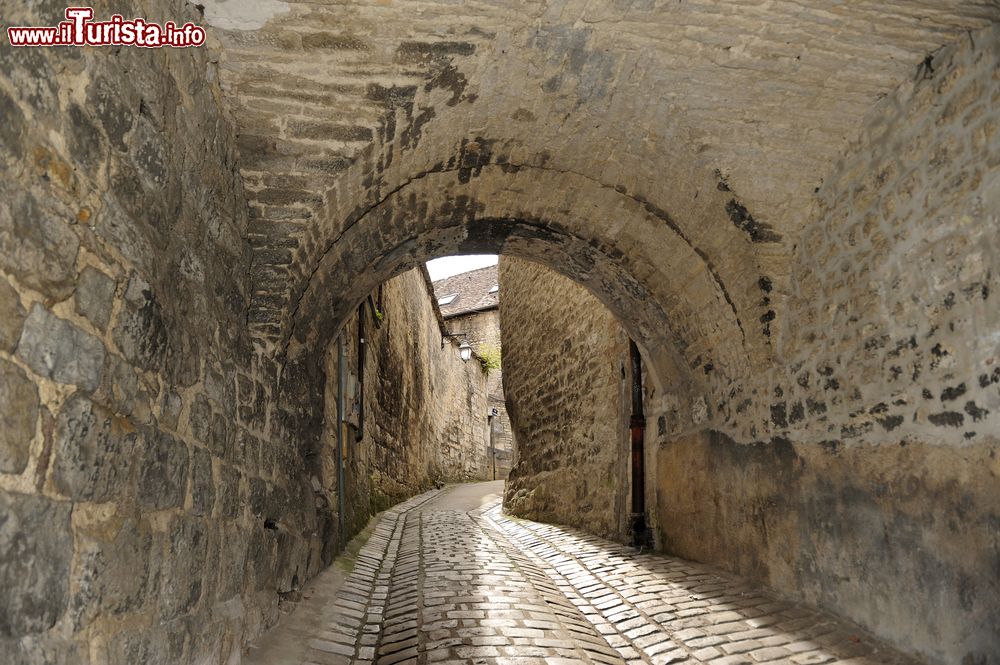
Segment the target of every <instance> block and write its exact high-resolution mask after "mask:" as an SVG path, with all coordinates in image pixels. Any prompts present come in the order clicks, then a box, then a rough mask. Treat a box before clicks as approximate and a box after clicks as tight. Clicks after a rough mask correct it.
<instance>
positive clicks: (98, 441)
mask: <svg viewBox="0 0 1000 665" xmlns="http://www.w3.org/2000/svg"><path fill="white" fill-rule="evenodd" d="M54 438H55V444H54V450H53V457H54V459H53V461H52V484H53V486H54V487H55V489H56V491H58V492H60V493H62V494H65V495H66V496H69V497H70V498H72V499H76V500H79V501H108V500H110V499H113V498H115V497H117V496H119V495H120V494H121V492H122V491H123V490H124V488H125V486H126V484H127V483H128V480H129V474H130V470H131V468H132V465H133V456H134V455H135V453H136V452H137V451H136V445H137V438H138V435H137V433H136V432H135V431H134V430H133V429H132V427H131V425H129V423H128V422H127V421H125V420H122V419H121V418H117V417H115V416H114V415H113V414H112V413H111V412H110V411H108V410H107V409H104V408H102V407H100V406H98V405H96V404H94V403H93V402H91V401H90V400H89V399H88V398H87V397H85V396H83V395H81V394H79V393H77V394H75V395H73V396H72V397H70V398H69V400H67V401H66V404H65V405H64V406H63V408H62V410H61V411H60V412H59V415H58V417H57V418H56V426H55V435H54Z"/></svg>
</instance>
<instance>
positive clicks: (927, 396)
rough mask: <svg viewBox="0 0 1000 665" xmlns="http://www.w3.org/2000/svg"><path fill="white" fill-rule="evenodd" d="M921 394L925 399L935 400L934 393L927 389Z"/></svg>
mask: <svg viewBox="0 0 1000 665" xmlns="http://www.w3.org/2000/svg"><path fill="white" fill-rule="evenodd" d="M920 394H921V395H922V396H923V398H924V399H934V393H932V392H931V391H929V390H927V388H924V389H923V390H921V391H920Z"/></svg>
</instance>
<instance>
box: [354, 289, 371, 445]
mask: <svg viewBox="0 0 1000 665" xmlns="http://www.w3.org/2000/svg"><path fill="white" fill-rule="evenodd" d="M370 299H371V298H370V297H369V301H370ZM357 398H358V432H357V434H356V435H355V436H354V441H355V442H358V441H361V439H363V438H364V436H365V306H364V304H363V303H362V304H361V305H358V395H357Z"/></svg>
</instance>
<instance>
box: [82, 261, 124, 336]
mask: <svg viewBox="0 0 1000 665" xmlns="http://www.w3.org/2000/svg"><path fill="white" fill-rule="evenodd" d="M75 296H76V297H75V299H76V303H75V304H76V311H77V313H78V314H80V315H81V316H84V317H86V318H87V320H88V321H90V322H91V323H93V324H94V325H95V326H97V327H98V328H99V329H100V330H102V331H103V330H105V329H107V327H108V320H109V319H110V318H111V304H112V301H113V299H114V296H115V281H114V280H113V279H111V278H110V277H108V276H107V275H105V274H104V273H103V272H101V271H100V270H97V269H96V268H91V267H89V266H88V267H86V268H84V269H83V272H81V273H80V281H79V283H78V284H77V286H76V294H75Z"/></svg>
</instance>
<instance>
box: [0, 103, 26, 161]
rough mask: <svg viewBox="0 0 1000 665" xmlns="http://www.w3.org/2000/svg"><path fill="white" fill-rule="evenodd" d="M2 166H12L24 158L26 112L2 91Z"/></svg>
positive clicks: (0, 116)
mask: <svg viewBox="0 0 1000 665" xmlns="http://www.w3.org/2000/svg"><path fill="white" fill-rule="evenodd" d="M0 118H3V119H4V121H3V122H2V123H0V165H3V166H4V167H9V166H12V165H13V164H14V163H16V162H17V161H19V160H20V159H21V158H22V157H23V156H24V143H23V141H24V138H23V137H24V112H23V111H21V109H20V108H19V107H18V105H17V102H15V101H14V99H13V98H11V97H10V96H9V95H7V93H5V92H3V91H2V90H0Z"/></svg>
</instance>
